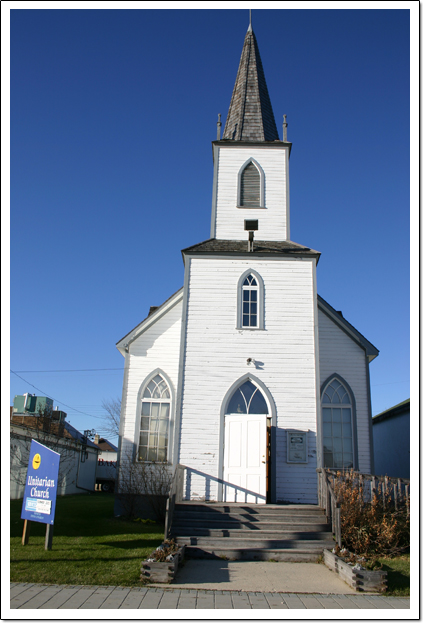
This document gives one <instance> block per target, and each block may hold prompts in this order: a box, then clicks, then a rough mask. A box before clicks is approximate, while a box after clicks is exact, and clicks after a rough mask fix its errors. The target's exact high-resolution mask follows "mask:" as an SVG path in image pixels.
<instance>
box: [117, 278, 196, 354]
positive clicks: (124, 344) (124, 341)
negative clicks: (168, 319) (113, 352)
mask: <svg viewBox="0 0 423 623" xmlns="http://www.w3.org/2000/svg"><path fill="white" fill-rule="evenodd" d="M183 295H184V288H183V287H182V288H179V290H178V291H177V292H175V293H174V294H172V296H170V297H169V298H168V299H166V301H165V302H164V303H162V304H161V305H159V307H156V308H155V309H154V310H153V311H152V309H151V307H150V311H149V313H148V316H147V318H144V320H142V321H141V322H140V323H139V324H137V326H136V327H135V328H134V329H132V331H129V333H127V334H126V335H124V336H123V338H121V339H120V340H119V342H117V343H116V348H117V349H118V350H119V352H120V353H122V355H123V356H125V352H127V348H128V347H129V345H130V344H131V342H133V341H134V340H136V339H137V337H138V336H139V335H141V333H144V331H146V330H147V329H148V328H149V327H151V325H153V324H154V323H155V322H157V320H159V318H161V317H162V316H164V315H165V314H166V313H167V312H168V311H170V310H171V309H172V307H174V306H175V305H177V303H179V301H181V300H182V297H183Z"/></svg>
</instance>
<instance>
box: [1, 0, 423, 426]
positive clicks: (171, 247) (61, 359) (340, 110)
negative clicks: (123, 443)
mask: <svg viewBox="0 0 423 623" xmlns="http://www.w3.org/2000/svg"><path fill="white" fill-rule="evenodd" d="M21 4H22V5H25V4H26V3H21ZM37 4H38V3H37V2H33V3H29V4H28V3H27V4H26V6H28V5H31V6H35V7H36V6H37ZM60 4H61V3H47V5H45V6H47V9H43V10H40V9H37V8H36V9H34V10H30V9H22V10H12V11H11V30H10V45H11V48H10V49H11V56H10V72H11V74H10V76H11V77H10V88H11V99H10V111H11V112H10V120H11V150H10V154H11V156H10V205H11V210H10V261H11V273H10V275H11V277H10V278H11V282H10V284H11V285H10V294H11V307H10V318H11V334H10V336H11V337H10V368H11V370H13V371H14V372H16V373H17V374H18V375H19V377H18V376H16V375H15V374H13V373H11V374H10V404H12V403H13V398H14V396H15V394H22V393H24V392H31V393H35V394H38V395H48V396H51V397H52V398H54V404H55V406H56V405H57V406H58V407H59V408H61V409H63V410H64V411H66V412H67V413H68V418H67V419H68V420H69V421H70V422H71V423H72V425H73V426H75V427H76V428H78V429H79V430H84V429H86V428H94V429H96V430H97V431H98V432H99V433H100V434H101V433H102V431H103V430H104V428H103V426H104V423H103V420H102V414H103V410H102V408H101V403H102V400H104V399H109V398H118V397H120V396H121V392H122V378H123V363H124V360H123V357H122V356H121V355H120V354H119V352H118V351H117V349H116V347H115V344H116V342H117V341H118V340H119V339H120V338H122V337H123V336H124V335H125V334H126V333H128V332H129V331H130V330H131V329H133V328H134V327H135V326H136V325H137V324H139V323H140V322H141V320H143V319H144V318H145V316H146V315H147V313H148V310H149V307H150V305H160V304H161V303H162V302H163V301H165V300H166V299H167V298H168V297H169V296H170V295H171V294H173V293H174V292H175V291H176V290H177V289H179V288H180V287H181V286H182V283H183V262H182V257H181V253H180V250H181V249H183V248H185V247H187V246H190V245H192V244H195V243H197V242H200V241H202V240H206V239H207V238H208V237H209V234H210V217H211V197H212V173H213V169H212V151H211V141H212V140H215V138H216V121H217V115H218V113H222V121H223V123H224V122H225V119H226V115H227V112H228V107H229V102H230V98H231V93H232V89H233V86H234V82H235V76H236V72H237V68H238V63H239V59H240V55H241V49H242V45H243V41H244V36H245V33H246V31H247V27H248V11H247V10H246V9H234V10H233V9H220V8H219V9H207V8H202V9H184V10H181V9H175V10H169V9H154V10H150V9H145V8H144V9H117V10H99V9H86V10H81V9H79V8H73V9H72V8H71V9H70V10H67V9H57V10H56V9H53V10H52V9H51V8H49V6H50V7H51V6H59V5H60ZM95 4H96V5H97V3H95ZM164 4H166V3H164ZM173 4H176V3H172V6H173ZM236 4H237V5H240V4H241V3H236ZM304 4H306V3H304ZM307 4H308V5H309V3H307ZM330 4H331V6H337V3H330ZM64 5H66V3H64ZM91 5H92V3H86V6H91ZM136 5H137V6H147V5H148V3H144V4H143V3H136ZM190 5H194V6H197V5H201V3H190ZM204 5H205V6H206V5H207V6H208V3H204ZM215 5H216V6H217V5H219V6H226V5H225V4H224V3H215ZM229 5H230V3H229V4H228V6H229ZM356 5H357V6H362V5H360V3H356ZM66 6H69V5H66ZM70 6H79V5H78V3H71V5H70ZM166 6H167V5H166ZM231 6H233V4H232V5H231ZM259 6H261V5H259ZM263 6H264V5H263ZM271 6H272V7H275V6H281V7H283V6H290V3H271ZM315 6H316V7H318V6H319V3H315ZM369 6H370V5H369ZM378 6H384V5H383V3H378ZM397 6H399V5H397ZM403 6H408V4H407V3H403ZM247 8H248V7H247ZM417 19H418V18H417ZM409 24H410V14H409V10H398V9H389V10H382V9H378V10H373V9H367V10H366V9H365V10H361V9H355V10H349V9H347V10H345V9H344V10H330V9H329V10H321V9H317V8H316V9H310V10H309V9H302V10H294V9H287V10H284V9H282V8H270V9H258V10H253V28H254V32H255V34H256V37H257V41H258V45H259V49H260V54H261V58H262V62H263V66H264V72H265V76H266V81H267V86H268V89H269V93H270V98H271V101H272V105H273V110H274V114H275V117H276V123H277V126H278V129H279V133H280V135H282V122H283V114H284V113H286V114H287V116H288V140H290V141H292V143H293V147H292V152H291V159H290V189H291V238H292V240H294V241H295V242H298V243H300V244H303V245H307V246H310V247H312V248H314V249H317V250H318V251H320V252H321V254H322V255H321V259H320V262H319V265H318V268H317V283H318V292H319V294H320V295H321V296H322V297H323V298H324V299H325V300H327V301H328V302H329V303H330V304H331V305H332V306H333V307H335V308H336V309H337V310H342V312H343V314H344V316H345V318H346V319H347V320H348V321H349V322H350V323H351V324H353V325H354V326H355V327H356V328H357V329H358V330H359V331H360V332H361V333H362V334H363V335H364V336H365V337H366V338H367V339H368V340H369V341H370V342H372V343H373V344H374V345H375V346H376V347H377V348H378V349H379V350H380V355H379V357H378V358H377V359H376V360H375V361H373V362H372V364H371V366H370V373H371V392H372V403H373V413H374V414H377V413H380V412H381V411H383V410H385V409H387V408H389V407H391V406H393V405H395V404H397V403H399V402H401V401H402V400H405V399H406V398H408V397H409V396H410V389H409V378H410V376H409V367H410V366H409V344H410V338H409V314H410V307H409V246H410V245H409V226H410V222H409V218H410V182H409V175H410V172H409V167H410V157H409V156H410V113H409V107H410V78H409V75H410V73H409V72H410V68H409V64H410V42H409V36H410V32H409Z"/></svg>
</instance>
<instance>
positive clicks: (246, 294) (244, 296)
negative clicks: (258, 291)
mask: <svg viewBox="0 0 423 623" xmlns="http://www.w3.org/2000/svg"><path fill="white" fill-rule="evenodd" d="M242 300H243V301H249V300H250V290H244V291H243V293H242Z"/></svg>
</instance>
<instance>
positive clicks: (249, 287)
mask: <svg viewBox="0 0 423 623" xmlns="http://www.w3.org/2000/svg"><path fill="white" fill-rule="evenodd" d="M257 321H258V283H257V279H256V278H255V276H254V275H251V274H250V275H247V276H246V277H245V279H244V281H243V283H242V326H243V327H249V328H250V327H257V326H258V323H257Z"/></svg>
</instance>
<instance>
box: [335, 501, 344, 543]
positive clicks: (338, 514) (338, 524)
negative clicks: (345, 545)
mask: <svg viewBox="0 0 423 623" xmlns="http://www.w3.org/2000/svg"><path fill="white" fill-rule="evenodd" d="M335 540H336V542H337V544H338V545H339V547H342V538H341V507H340V506H338V504H337V505H336V508H335Z"/></svg>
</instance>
